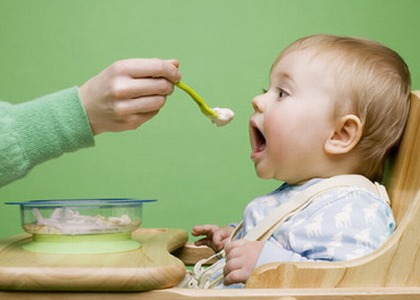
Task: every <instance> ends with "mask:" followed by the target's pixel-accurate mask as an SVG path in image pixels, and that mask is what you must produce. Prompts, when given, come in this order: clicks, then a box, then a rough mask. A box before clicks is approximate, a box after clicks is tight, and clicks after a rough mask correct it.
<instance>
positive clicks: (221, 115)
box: [211, 107, 235, 127]
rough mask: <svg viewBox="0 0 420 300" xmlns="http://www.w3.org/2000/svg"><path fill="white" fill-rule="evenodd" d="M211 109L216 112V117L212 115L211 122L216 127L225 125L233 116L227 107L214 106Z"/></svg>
mask: <svg viewBox="0 0 420 300" xmlns="http://www.w3.org/2000/svg"><path fill="white" fill-rule="evenodd" d="M212 110H213V111H214V112H215V113H216V114H217V117H212V118H211V122H212V123H213V124H216V125H217V127H220V126H225V125H227V124H228V123H229V122H230V121H232V119H233V117H234V116H235V113H234V112H233V111H232V110H231V109H229V108H219V107H215V108H212Z"/></svg>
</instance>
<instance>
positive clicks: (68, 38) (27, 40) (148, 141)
mask: <svg viewBox="0 0 420 300" xmlns="http://www.w3.org/2000/svg"><path fill="white" fill-rule="evenodd" d="M419 11H420V1H418V0H398V1H397V0H392V1H390V0H388V1H387V0H351V1H350V0H341V1H339V0H288V1H285V0H276V1H274V0H264V1H263V0H260V1H257V0H253V1H251V0H212V1H204V0H182V1H180V0H178V1H173V0H150V1H142V0H131V1H129V0H114V1H112V0H71V1H70V0H69V1H58V0H54V1H52V0H50V1H47V0H37V1H33V0H27V1H18V0H1V1H0V43H1V46H0V99H3V100H5V101H9V102H12V103H20V102H24V101H28V100H31V99H34V98H36V97H39V96H42V95H44V94H47V93H50V92H54V91H57V90H60V89H64V88H67V87H70V86H74V85H80V84H82V83H83V82H85V81H86V80H87V79H88V78H90V77H91V76H94V75H95V74H97V73H98V72H100V71H101V70H102V69H104V68H105V67H107V66H108V65H110V64H111V63H112V62H114V61H116V60H119V59H123V58H132V57H160V58H178V59H180V61H181V72H182V74H183V81H184V82H185V83H187V84H189V85H191V86H192V87H194V88H196V90H197V91H199V93H200V94H201V95H202V96H203V97H204V98H205V99H206V100H207V101H208V103H209V104H210V106H212V107H214V106H221V107H230V108H232V109H233V110H234V111H235V112H236V118H235V120H234V122H233V123H232V124H231V125H229V126H227V127H224V128H216V127H215V126H213V125H211V124H210V122H209V121H208V120H207V119H206V118H205V117H203V116H202V115H201V114H200V113H199V110H198V108H197V107H196V106H195V104H194V103H193V102H192V101H191V100H190V99H189V98H188V96H187V95H186V94H184V93H182V92H180V91H176V92H175V93H174V94H173V95H172V96H171V97H170V98H169V100H168V102H167V105H166V106H165V107H164V108H163V109H162V110H161V112H160V114H159V115H158V116H157V117H156V118H154V119H153V120H152V121H150V122H148V123H147V124H145V125H143V126H142V127H140V128H139V129H138V130H136V131H131V132H125V133H119V134H111V133H110V134H103V135H100V136H98V137H97V138H96V147H93V148H89V149H85V150H81V151H78V152H76V153H71V154H66V155H64V156H62V157H60V158H58V159H55V160H52V161H49V162H47V163H44V164H43V165H40V166H38V167H36V168H35V169H34V170H33V171H32V172H31V173H30V174H29V175H28V176H27V177H26V178H24V179H22V180H19V181H16V182H14V183H12V184H10V185H8V186H6V187H3V188H1V189H0V212H1V216H0V238H2V237H6V236H9V235H13V234H16V233H19V232H21V229H20V227H19V212H18V209H17V207H8V206H5V205H4V204H3V203H4V202H7V201H25V200H31V199H52V198H93V197H101V198H104V197H135V198H146V199H159V202H157V203H155V204H150V205H148V206H146V207H145V214H144V226H146V227H177V228H183V229H185V230H188V231H189V230H190V229H191V227H192V226H194V225H196V224H201V223H218V224H226V223H229V222H233V221H238V220H240V219H241V214H242V210H243V208H244V207H245V205H246V204H247V203H248V202H249V201H250V200H252V199H253V198H254V197H255V196H257V195H261V194H264V193H267V192H269V191H271V190H273V189H274V188H276V187H277V186H278V184H279V183H278V182H275V181H263V180H261V179H259V178H258V177H257V176H256V175H255V172H254V168H253V164H252V162H251V160H250V159H249V154H250V146H249V141H248V117H249V115H250V114H251V112H252V107H251V99H252V98H253V96H255V95H256V94H258V93H260V91H261V89H262V88H264V87H267V85H268V75H269V69H270V66H271V63H272V62H273V60H274V59H275V57H276V55H277V54H278V53H279V52H280V51H281V49H282V48H284V47H285V46H286V45H288V44H290V43H291V42H293V41H294V40H296V39H297V38H299V37H302V36H306V35H310V34H316V33H331V34H340V35H353V36H362V37H368V38H372V39H375V40H378V41H380V42H382V43H384V44H386V45H388V46H389V47H391V48H393V49H395V50H397V51H398V52H399V53H400V54H401V55H402V57H403V58H404V59H405V60H406V62H407V63H408V65H409V66H410V68H411V72H412V78H413V89H420V86H419V83H420V82H419V81H420V73H419V72H420V54H419V50H420V38H419V34H418V29H419V28H420V18H419V17H418V12H419ZM0 143H1V141H0Z"/></svg>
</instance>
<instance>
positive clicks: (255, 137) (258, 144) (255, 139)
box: [251, 122, 266, 153]
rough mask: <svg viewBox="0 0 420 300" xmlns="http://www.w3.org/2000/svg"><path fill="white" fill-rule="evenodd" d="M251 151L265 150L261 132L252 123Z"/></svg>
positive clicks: (264, 141)
mask: <svg viewBox="0 0 420 300" xmlns="http://www.w3.org/2000/svg"><path fill="white" fill-rule="evenodd" d="M251 136H252V142H251V145H252V151H253V152H254V153H256V152H261V151H263V150H264V149H265V146H266V140H265V137H264V135H263V134H262V132H261V131H260V130H259V129H258V128H257V126H256V125H255V124H254V122H251Z"/></svg>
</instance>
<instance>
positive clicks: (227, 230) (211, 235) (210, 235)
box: [191, 225, 235, 251]
mask: <svg viewBox="0 0 420 300" xmlns="http://www.w3.org/2000/svg"><path fill="white" fill-rule="evenodd" d="M234 230H235V227H233V226H230V225H229V226H225V227H219V226H217V225H198V226H195V227H194V228H193V229H192V232H191V234H192V235H193V236H200V235H205V236H206V237H205V238H202V239H201V240H198V241H196V242H195V243H194V244H195V245H196V246H202V245H206V246H209V247H211V248H212V249H213V250H214V251H219V250H221V249H223V247H224V246H225V243H226V241H227V239H228V238H229V237H230V235H231V234H232V232H233V231H234Z"/></svg>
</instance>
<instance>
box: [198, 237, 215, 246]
mask: <svg viewBox="0 0 420 300" xmlns="http://www.w3.org/2000/svg"><path fill="white" fill-rule="evenodd" d="M194 245H196V246H208V247H212V242H211V240H210V239H208V238H204V239H201V240H198V241H195V242H194Z"/></svg>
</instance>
